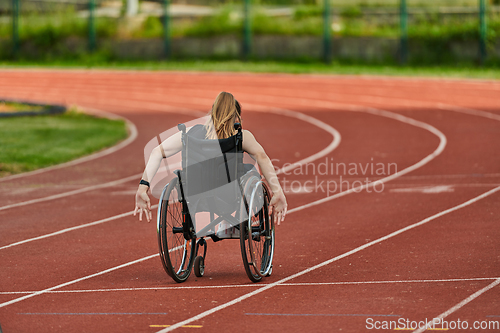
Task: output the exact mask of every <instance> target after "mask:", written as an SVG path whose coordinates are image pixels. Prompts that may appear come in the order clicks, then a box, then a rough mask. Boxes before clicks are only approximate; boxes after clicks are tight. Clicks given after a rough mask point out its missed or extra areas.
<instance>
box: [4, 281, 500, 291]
mask: <svg viewBox="0 0 500 333" xmlns="http://www.w3.org/2000/svg"><path fill="white" fill-rule="evenodd" d="M496 279H500V278H499V277H491V278H462V279H434V280H432V279H431V280H384V281H345V282H295V283H294V282H292V283H281V284H280V285H279V286H280V287H283V286H285V287H301V286H311V287H318V286H319V287H321V286H337V285H366V284H395V283H443V282H467V281H491V280H496ZM267 285H268V283H259V284H255V283H253V284H228V285H213V286H176V287H142V288H141V287H138V288H114V289H111V288H106V289H73V290H51V291H47V293H48V294H72V293H98V292H116V291H151V290H182V289H226V288H248V287H254V288H256V287H259V288H260V287H262V286H267ZM35 292H36V291H1V292H0V295H19V294H32V293H35Z"/></svg>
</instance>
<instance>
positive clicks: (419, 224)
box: [157, 186, 500, 333]
mask: <svg viewBox="0 0 500 333" xmlns="http://www.w3.org/2000/svg"><path fill="white" fill-rule="evenodd" d="M499 190H500V186H499V187H496V188H494V189H493V190H490V191H488V192H485V193H483V194H481V195H479V196H477V197H475V198H472V199H470V200H468V201H466V202H464V203H462V204H460V205H457V206H455V207H452V208H449V209H447V210H444V211H442V212H440V213H437V214H435V215H432V216H430V217H428V218H426V219H424V220H422V221H420V222H417V223H414V224H411V225H409V226H407V227H405V228H402V229H399V230H397V231H395V232H392V233H390V234H388V235H386V236H383V237H380V238H378V239H376V240H374V241H371V242H369V243H367V244H365V245H362V246H359V247H357V248H355V249H353V250H351V251H348V252H345V253H343V254H341V255H339V256H336V257H334V258H332V259H329V260H326V261H324V262H322V263H320V264H318V265H315V266H313V267H310V268H308V269H305V270H303V271H301V272H298V273H296V274H293V275H290V276H288V277H286V278H284V279H281V280H279V281H276V282H273V283H270V284H268V285H266V286H264V287H262V288H260V289H257V290H254V291H252V292H250V293H247V294H245V295H242V296H240V297H238V298H235V299H233V300H232V301H229V302H226V303H224V304H221V305H219V306H217V307H215V308H212V309H210V310H207V311H205V312H202V313H200V314H198V315H196V316H193V317H191V318H188V319H186V320H183V321H181V322H178V323H177V324H174V325H172V326H170V327H168V328H166V329H164V330H161V331H158V332H157V333H166V332H170V331H173V330H174V329H177V328H179V327H182V326H184V325H187V324H189V323H192V322H194V321H197V320H200V319H202V318H204V317H206V316H209V315H211V314H213V313H215V312H218V311H220V310H223V309H225V308H227V307H230V306H231V305H235V304H238V303H240V302H241V301H244V300H245V299H247V298H250V297H252V296H255V295H257V294H260V293H261V292H264V291H266V290H268V289H271V288H273V287H276V286H278V285H280V284H282V283H284V282H287V281H289V280H292V279H295V278H297V277H299V276H302V275H305V274H307V273H309V272H312V271H314V270H316V269H318V268H321V267H323V266H326V265H328V264H331V263H332V262H335V261H338V260H340V259H342V258H345V257H347V256H350V255H352V254H354V253H357V252H359V251H361V250H364V249H366V248H368V247H370V246H372V245H375V244H378V243H380V242H383V241H385V240H387V239H390V238H392V237H395V236H397V235H399V234H402V233H404V232H406V231H408V230H411V229H414V228H416V227H419V226H421V225H424V224H426V223H428V222H430V221H432V220H435V219H437V218H439V217H441V216H443V215H446V214H449V213H451V212H454V211H456V210H459V209H461V208H463V207H466V206H469V205H471V204H473V203H475V202H477V201H479V200H481V199H483V198H486V197H487V196H489V195H491V194H494V193H496V192H498V191H499ZM494 283H496V284H498V283H500V279H498V280H496V281H495V282H494ZM496 284H495V285H496ZM492 285H493V284H492ZM490 286H491V285H490ZM491 288H493V286H492V287H490V289H491ZM485 291H486V290H485ZM476 297H477V296H476Z"/></svg>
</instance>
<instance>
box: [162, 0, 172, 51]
mask: <svg viewBox="0 0 500 333" xmlns="http://www.w3.org/2000/svg"><path fill="white" fill-rule="evenodd" d="M169 5H170V2H169V0H163V47H164V52H165V59H169V58H170V56H171V47H170V11H169Z"/></svg>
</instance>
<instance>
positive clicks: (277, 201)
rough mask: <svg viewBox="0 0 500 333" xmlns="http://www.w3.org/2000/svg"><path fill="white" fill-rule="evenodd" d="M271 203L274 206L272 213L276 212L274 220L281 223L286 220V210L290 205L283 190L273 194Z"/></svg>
mask: <svg viewBox="0 0 500 333" xmlns="http://www.w3.org/2000/svg"><path fill="white" fill-rule="evenodd" d="M269 205H270V206H271V207H273V210H272V214H274V220H275V221H276V223H277V224H278V225H279V224H280V223H281V222H282V221H284V220H285V215H286V210H287V207H288V205H287V203H286V198H285V194H284V193H283V190H280V191H278V192H275V193H274V194H273V198H272V199H271V202H270V203H269Z"/></svg>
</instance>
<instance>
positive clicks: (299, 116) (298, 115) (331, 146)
mask: <svg viewBox="0 0 500 333" xmlns="http://www.w3.org/2000/svg"><path fill="white" fill-rule="evenodd" d="M265 110H266V111H267V112H273V113H278V114H284V115H286V116H288V117H291V118H297V119H300V120H302V121H305V122H308V123H310V124H313V125H315V126H317V127H319V128H321V129H323V130H325V131H326V132H328V133H330V134H331V135H332V136H333V140H332V142H331V143H330V144H329V145H328V146H327V147H326V148H324V149H322V150H321V151H319V152H318V153H316V154H313V155H311V156H309V157H307V158H305V159H302V160H300V161H298V162H295V163H293V164H292V165H290V166H288V167H286V168H281V169H279V170H278V171H277V173H278V174H279V173H281V172H287V171H290V170H292V169H294V168H297V167H299V166H300V165H302V164H305V163H309V162H312V161H314V160H315V159H318V158H321V157H323V156H326V155H327V154H329V153H331V152H332V151H333V150H334V149H335V148H337V147H338V145H339V144H340V141H341V136H340V133H339V132H338V131H337V130H336V129H334V128H333V127H331V126H330V125H328V124H326V123H324V122H322V121H320V120H318V119H316V118H313V117H310V116H306V115H304V114H302V113H300V112H295V111H290V110H283V109H272V110H270V109H265ZM193 112H195V111H193ZM141 175H142V173H140V174H137V175H133V176H130V177H127V178H123V179H118V180H115V181H112V182H109V183H105V184H100V185H93V186H89V187H85V188H81V189H78V190H73V191H69V192H64V193H60V194H55V195H51V196H48V197H44V198H38V199H33V200H29V201H23V202H19V203H16V204H12V205H7V206H3V207H0V211H1V210H4V209H9V208H14V207H20V206H24V205H27V204H33V203H38V202H43V201H48V200H53V199H59V198H62V197H65V196H69V195H74V194H78V193H83V192H88V191H92V190H95V189H98V188H103V187H109V186H113V185H117V184H121V183H124V182H127V181H131V180H134V179H136V178H138V177H140V176H141ZM156 206H158V205H155V207H156ZM130 214H131V212H128V213H123V214H119V215H115V216H112V217H109V218H106V219H103V220H99V221H95V222H90V223H87V224H82V225H79V226H76V227H72V228H67V229H63V230H60V231H56V232H53V233H50V234H46V235H42V236H39V237H34V238H30V239H26V240H23V241H19V242H15V243H12V244H9V245H6V246H2V247H0V250H2V249H6V248H9V247H12V246H16V245H20V244H25V243H28V242H32V241H35V240H39V239H44V238H48V237H52V236H56V235H59V234H62V233H66V232H69V231H73V230H76V229H81V228H85V227H90V226H94V225H97V224H101V223H104V222H108V221H112V220H116V219H118V218H121V217H124V216H128V215H130Z"/></svg>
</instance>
